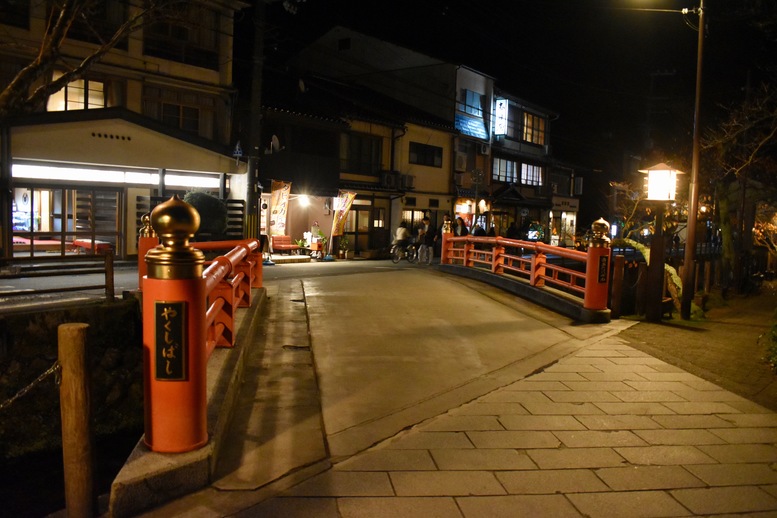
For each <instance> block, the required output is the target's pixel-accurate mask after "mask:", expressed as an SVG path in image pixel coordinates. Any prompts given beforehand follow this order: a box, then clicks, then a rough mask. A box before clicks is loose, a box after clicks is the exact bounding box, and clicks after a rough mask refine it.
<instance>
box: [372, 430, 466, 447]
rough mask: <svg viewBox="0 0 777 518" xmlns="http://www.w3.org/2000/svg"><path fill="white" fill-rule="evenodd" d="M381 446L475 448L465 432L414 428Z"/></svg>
mask: <svg viewBox="0 0 777 518" xmlns="http://www.w3.org/2000/svg"><path fill="white" fill-rule="evenodd" d="M381 447H383V448H386V449H391V450H418V449H421V450H428V449H432V448H436V449H440V448H456V449H462V448H474V447H475V446H474V445H473V444H472V442H471V441H470V440H469V437H467V434H466V433H464V432H419V431H417V430H412V431H411V432H408V433H406V434H400V435H398V436H396V437H394V438H392V439H391V440H389V441H387V442H385V443H383V444H382V445H381Z"/></svg>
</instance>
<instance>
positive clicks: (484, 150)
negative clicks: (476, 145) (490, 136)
mask: <svg viewBox="0 0 777 518" xmlns="http://www.w3.org/2000/svg"><path fill="white" fill-rule="evenodd" d="M480 154H481V155H490V154H491V146H489V145H488V144H480Z"/></svg>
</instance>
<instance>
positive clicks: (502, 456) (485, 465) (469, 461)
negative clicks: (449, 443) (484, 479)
mask: <svg viewBox="0 0 777 518" xmlns="http://www.w3.org/2000/svg"><path fill="white" fill-rule="evenodd" d="M430 453H431V454H432V457H433V458H434V462H435V463H436V464H437V467H438V468H439V469H440V470H441V471H445V470H448V471H457V470H462V471H463V470H483V471H495V470H513V469H536V468H537V466H536V465H535V464H534V462H532V460H531V459H530V458H529V457H528V456H527V455H526V453H524V452H519V451H518V450H514V449H477V450H473V449H470V450H432V451H431V452H430Z"/></svg>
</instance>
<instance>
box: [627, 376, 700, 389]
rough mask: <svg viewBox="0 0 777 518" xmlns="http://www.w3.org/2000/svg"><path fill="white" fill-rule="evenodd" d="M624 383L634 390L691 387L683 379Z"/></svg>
mask: <svg viewBox="0 0 777 518" xmlns="http://www.w3.org/2000/svg"><path fill="white" fill-rule="evenodd" d="M645 377H647V376H645ZM625 383H626V384H627V385H628V386H629V387H631V388H632V389H634V390H645V391H648V390H649V391H658V390H663V391H674V390H689V389H690V388H691V387H689V386H688V385H686V384H685V382H683V381H627V382H625Z"/></svg>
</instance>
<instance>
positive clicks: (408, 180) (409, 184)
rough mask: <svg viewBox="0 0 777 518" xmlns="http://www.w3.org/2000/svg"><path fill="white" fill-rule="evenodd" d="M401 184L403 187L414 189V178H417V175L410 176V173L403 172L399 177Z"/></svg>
mask: <svg viewBox="0 0 777 518" xmlns="http://www.w3.org/2000/svg"><path fill="white" fill-rule="evenodd" d="M399 180H400V184H401V187H402V189H408V190H409V189H412V188H413V180H415V176H410V175H409V174H403V175H402V176H400V177H399Z"/></svg>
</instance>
